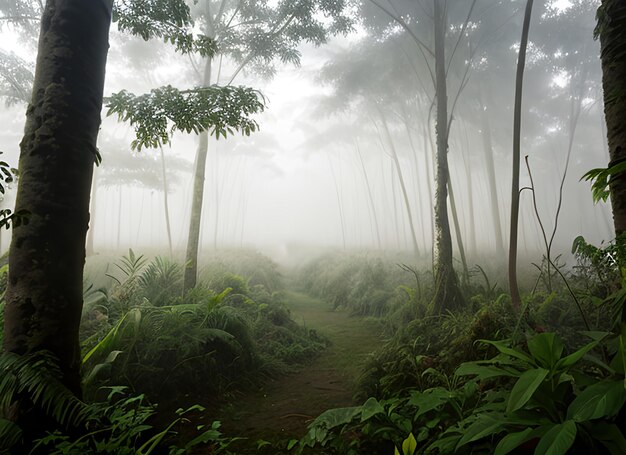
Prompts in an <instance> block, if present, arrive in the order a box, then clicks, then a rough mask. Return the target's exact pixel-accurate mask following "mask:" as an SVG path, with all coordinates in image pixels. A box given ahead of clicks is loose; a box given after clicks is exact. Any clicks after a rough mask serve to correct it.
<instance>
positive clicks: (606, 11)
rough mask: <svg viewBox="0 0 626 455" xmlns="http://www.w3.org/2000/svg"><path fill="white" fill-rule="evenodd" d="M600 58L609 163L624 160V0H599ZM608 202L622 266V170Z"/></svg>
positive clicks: (625, 181)
mask: <svg viewBox="0 0 626 455" xmlns="http://www.w3.org/2000/svg"><path fill="white" fill-rule="evenodd" d="M598 17H599V23H598V32H599V36H600V45H601V58H602V86H603V89H604V116H605V119H606V131H607V137H608V144H609V158H610V160H611V161H610V163H609V167H611V166H615V165H617V164H620V163H623V162H624V161H626V123H625V122H624V116H625V115H626V95H625V94H626V52H625V50H624V49H625V47H626V45H625V44H624V43H625V42H626V41H625V40H626V35H625V31H626V2H624V0H603V1H602V6H601V7H600V11H599V14H598ZM610 187H611V205H612V208H613V223H614V226H615V235H616V238H617V242H618V245H619V246H620V248H619V251H620V262H621V267H622V269H624V267H625V264H626V261H625V257H626V255H625V254H624V253H625V251H626V248H625V247H624V244H625V243H626V242H625V241H624V236H625V234H624V233H625V232H626V173H623V172H622V173H620V174H617V175H614V176H612V177H611V179H610Z"/></svg>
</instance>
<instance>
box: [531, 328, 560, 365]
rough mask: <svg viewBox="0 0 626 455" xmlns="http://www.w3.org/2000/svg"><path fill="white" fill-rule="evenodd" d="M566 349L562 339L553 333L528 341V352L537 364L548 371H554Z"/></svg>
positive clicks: (536, 336) (543, 334)
mask: <svg viewBox="0 0 626 455" xmlns="http://www.w3.org/2000/svg"><path fill="white" fill-rule="evenodd" d="M564 347H565V344H564V343H563V340H562V339H561V337H559V336H558V335H557V334H556V333H553V332H546V333H540V334H539V335H535V336H534V337H532V338H531V339H530V340H528V350H529V351H530V353H531V354H532V356H533V357H534V358H535V359H536V360H537V363H538V364H539V365H540V366H542V367H543V368H546V369H547V370H552V368H553V367H554V366H555V365H556V363H557V362H558V360H559V359H560V358H561V355H562V354H563V349H564Z"/></svg>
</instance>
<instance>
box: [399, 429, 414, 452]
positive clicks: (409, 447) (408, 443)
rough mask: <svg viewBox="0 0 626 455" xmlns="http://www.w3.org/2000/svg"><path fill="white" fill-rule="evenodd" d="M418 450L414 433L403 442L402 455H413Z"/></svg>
mask: <svg viewBox="0 0 626 455" xmlns="http://www.w3.org/2000/svg"><path fill="white" fill-rule="evenodd" d="M415 449H417V441H416V440H415V436H413V433H409V436H408V437H407V438H406V439H405V440H404V441H403V442H402V455H413V454H414V453H415Z"/></svg>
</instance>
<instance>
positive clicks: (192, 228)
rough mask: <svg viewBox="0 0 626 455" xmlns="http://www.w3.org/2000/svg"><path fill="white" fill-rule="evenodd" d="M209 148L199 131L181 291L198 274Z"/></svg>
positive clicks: (206, 136) (184, 290) (204, 137)
mask: <svg viewBox="0 0 626 455" xmlns="http://www.w3.org/2000/svg"><path fill="white" fill-rule="evenodd" d="M208 149H209V133H208V132H207V131H204V132H202V133H200V141H199V144H198V152H197V159H196V169H195V174H194V180H193V196H192V202H191V217H190V220H189V236H188V240H187V253H186V256H185V275H184V278H183V293H185V292H187V291H188V290H189V289H191V288H193V287H194V286H195V285H196V278H197V274H198V247H199V244H200V242H199V240H200V224H201V223H200V222H201V220H202V201H203V199H204V174H205V168H206V158H207V152H208Z"/></svg>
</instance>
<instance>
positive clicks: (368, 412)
mask: <svg viewBox="0 0 626 455" xmlns="http://www.w3.org/2000/svg"><path fill="white" fill-rule="evenodd" d="M361 408H362V411H361V422H365V421H366V420H369V419H371V418H372V417H373V416H375V415H377V414H384V413H385V408H383V406H382V405H381V404H380V403H379V402H378V400H377V399H376V398H374V397H370V398H368V399H367V401H366V402H365V403H364V404H363V406H362V407H361Z"/></svg>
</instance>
